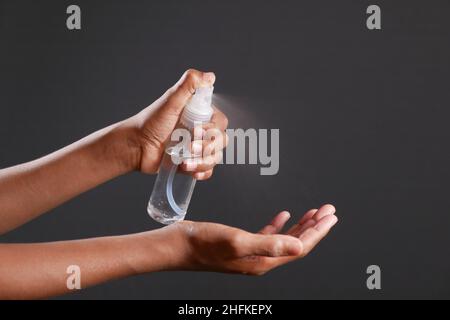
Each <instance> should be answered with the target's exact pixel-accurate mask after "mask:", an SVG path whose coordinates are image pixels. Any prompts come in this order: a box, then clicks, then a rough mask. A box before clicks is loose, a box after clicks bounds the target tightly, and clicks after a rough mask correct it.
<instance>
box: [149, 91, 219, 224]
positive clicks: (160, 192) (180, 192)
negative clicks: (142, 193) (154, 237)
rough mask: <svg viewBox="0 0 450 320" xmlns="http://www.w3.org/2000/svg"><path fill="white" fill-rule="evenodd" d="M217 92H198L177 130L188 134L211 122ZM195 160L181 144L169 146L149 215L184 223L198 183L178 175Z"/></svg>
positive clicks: (185, 110) (172, 143)
mask: <svg viewBox="0 0 450 320" xmlns="http://www.w3.org/2000/svg"><path fill="white" fill-rule="evenodd" d="M213 91H214V88H213V87H210V88H199V89H197V90H196V92H195V94H194V95H193V96H192V98H191V99H190V101H189V102H188V103H187V105H186V106H185V108H184V111H183V113H182V115H181V118H180V123H179V124H178V125H177V127H176V128H183V129H187V130H189V131H190V132H191V133H192V131H193V129H194V127H195V126H198V125H200V124H203V123H207V122H209V121H210V120H211V117H212V114H213V111H214V110H213V108H212V106H211V100H212V94H213ZM193 157H194V156H193V155H191V154H190V152H188V151H187V149H186V148H185V147H184V148H183V145H181V143H179V142H169V144H168V145H167V146H166V150H165V153H164V156H163V159H162V161H161V164H160V167H159V173H158V177H157V178H156V182H155V185H154V186H153V192H152V195H151V196H150V201H149V202H148V206H147V211H148V214H149V215H150V216H151V217H152V218H153V219H154V220H156V221H158V222H160V223H162V224H166V225H169V224H172V223H175V222H177V221H181V220H184V218H185V216H186V213H187V210H188V207H189V203H190V201H191V197H192V193H193V191H194V187H195V183H196V180H195V179H194V178H193V177H192V176H191V175H189V174H185V173H181V172H178V166H179V164H180V163H182V162H183V161H184V160H186V159H189V158H193Z"/></svg>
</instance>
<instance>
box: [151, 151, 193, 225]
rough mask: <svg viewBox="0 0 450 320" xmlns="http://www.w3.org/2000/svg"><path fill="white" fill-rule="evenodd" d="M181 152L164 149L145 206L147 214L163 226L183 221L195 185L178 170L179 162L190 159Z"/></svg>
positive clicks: (190, 178)
mask: <svg viewBox="0 0 450 320" xmlns="http://www.w3.org/2000/svg"><path fill="white" fill-rule="evenodd" d="M181 152H182V151H180V149H179V148H176V147H168V148H167V149H166V152H165V153H164V156H163V159H162V162H161V165H160V168H159V173H158V177H157V178H156V182H155V184H154V187H153V192H152V195H151V197H150V201H149V203H148V206H147V211H148V214H149V215H150V216H151V217H152V218H153V219H155V220H156V221H158V222H160V223H162V224H165V225H169V224H172V223H175V222H177V221H181V220H184V218H185V216H186V213H187V209H188V206H189V202H190V201H191V197H192V193H193V190H194V187H195V183H196V180H195V179H194V178H193V177H192V176H191V175H189V174H186V173H182V172H179V170H178V164H177V163H180V162H179V161H182V160H185V159H187V158H191V157H192V156H191V155H190V154H189V155H186V156H183V154H181Z"/></svg>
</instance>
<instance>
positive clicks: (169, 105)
mask: <svg viewBox="0 0 450 320" xmlns="http://www.w3.org/2000/svg"><path fill="white" fill-rule="evenodd" d="M215 81H216V76H215V75H214V73H213V72H201V71H198V70H195V69H189V70H187V71H186V72H185V73H184V74H183V76H182V77H181V78H180V80H178V82H177V83H176V84H175V85H174V86H173V87H172V88H171V89H170V90H169V97H168V99H167V102H166V104H165V106H164V109H166V110H168V111H169V110H170V111H171V112H174V113H176V114H179V113H181V111H182V110H183V108H184V106H185V105H186V103H188V101H189V99H190V98H191V97H192V95H193V94H194V93H195V90H196V89H198V88H201V87H210V86H212V85H214V82H215Z"/></svg>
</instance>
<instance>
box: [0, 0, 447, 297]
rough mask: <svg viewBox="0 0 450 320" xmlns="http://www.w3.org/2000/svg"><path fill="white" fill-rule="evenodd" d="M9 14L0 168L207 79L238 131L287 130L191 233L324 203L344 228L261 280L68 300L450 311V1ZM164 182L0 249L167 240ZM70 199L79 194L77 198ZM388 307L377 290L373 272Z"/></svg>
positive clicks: (21, 4)
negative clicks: (157, 218)
mask: <svg viewBox="0 0 450 320" xmlns="http://www.w3.org/2000/svg"><path fill="white" fill-rule="evenodd" d="M74 3H76V4H78V5H80V6H81V8H82V27H83V29H82V30H81V31H78V32H70V31H68V30H67V29H66V26H65V20H66V14H65V9H66V7H67V6H68V5H69V4H72V2H69V1H0V43H1V44H0V88H1V89H0V90H1V91H0V92H1V94H0V110H1V113H0V166H1V167H8V166H11V165H14V164H17V163H22V162H26V161H29V160H31V159H34V158H37V157H40V156H43V155H45V154H47V153H49V152H51V151H54V150H56V149H58V148H60V147H63V146H65V145H67V144H69V143H71V142H73V141H75V140H77V139H79V138H81V137H83V136H85V135H87V134H89V133H91V132H93V131H95V130H96V129H98V128H101V127H104V126H106V125H108V124H110V123H113V122H116V121H119V120H121V119H124V118H125V117H128V116H131V115H133V114H134V113H136V112H138V111H139V110H141V109H142V108H143V107H145V106H147V105H148V104H150V103H151V102H152V101H153V100H154V99H156V98H157V97H158V96H159V95H160V94H161V93H163V92H164V90H165V89H167V88H168V87H169V86H171V85H172V84H173V83H174V82H175V81H176V80H177V79H178V78H179V76H180V75H181V73H182V72H183V71H184V70H185V69H187V68H189V67H195V68H198V69H202V70H213V71H215V72H216V74H217V78H218V80H217V85H216V88H217V92H219V93H222V94H223V95H225V96H227V97H229V100H230V101H231V103H230V104H229V105H228V106H226V108H225V111H226V112H227V113H228V115H229V117H230V120H231V123H230V127H234V128H239V127H242V128H247V127H257V128H280V130H281V151H280V158H281V164H280V165H281V167H280V172H279V174H278V175H276V176H273V177H262V176H260V175H259V168H258V167H256V166H222V167H220V168H219V169H218V170H217V171H216V174H215V176H214V178H213V179H212V180H211V181H208V182H205V183H201V184H199V185H198V186H197V188H196V190H195V195H194V199H193V201H192V203H191V207H190V214H189V218H190V219H192V220H208V221H215V222H220V223H224V224H229V225H233V226H238V227H242V228H245V229H248V230H253V231H256V230H257V229H258V228H259V227H261V226H262V225H264V224H265V223H266V222H267V221H268V220H270V218H271V217H272V216H273V215H274V214H275V213H276V212H278V211H280V210H283V209H288V210H290V211H291V212H292V213H294V214H296V215H301V214H303V212H304V211H306V210H307V209H308V208H312V207H317V206H319V205H320V204H323V203H327V202H331V203H333V204H335V205H336V207H337V209H338V215H339V217H340V223H339V225H338V226H337V227H336V228H335V229H334V230H333V232H332V233H331V234H330V236H329V237H328V238H327V239H326V241H324V242H323V243H322V244H321V245H320V246H319V247H318V248H317V250H316V251H315V252H314V253H312V254H311V255H310V256H308V257H307V258H306V259H304V260H302V261H298V262H295V263H292V264H290V265H288V266H285V267H282V268H280V269H278V270H275V271H273V272H271V273H269V274H267V275H266V276H264V277H257V278H251V277H244V276H229V275H221V274H210V273H184V272H183V273H181V272H180V273H178V272H174V273H155V274H150V275H143V276H139V277H134V278H129V279H124V280H119V281H114V282H111V283H108V284H104V285H100V286H97V287H94V288H90V289H87V290H83V291H82V292H80V293H77V294H74V295H70V296H66V297H64V298H83V299H90V298H145V299H146V298H149V299H154V298H163V299H164V298H166V299H172V298H178V299H188V298H193V299H196V298H203V299H204V298H235V299H241V298H242V299H243V298H250V299H251V298H263V299H264V298H272V299H278V298H288V299H304V298H450V289H449V283H450V274H449V272H448V270H449V267H450V258H449V254H448V242H449V240H450V235H449V232H448V230H449V226H450V217H449V210H448V208H449V204H448V201H449V200H448V199H449V196H448V194H449V191H450V190H449V186H448V179H449V178H450V172H449V167H448V163H449V149H448V142H449V139H448V138H449V136H450V132H449V129H448V121H449V120H448V119H449V114H450V112H449V102H450V90H449V85H448V77H449V75H450V72H449V71H450V70H449V68H450V63H449V61H448V57H449V56H450V45H449V35H450V26H449V24H448V14H449V12H450V11H449V10H450V3H449V2H448V1H444V0H442V1H425V0H423V1H411V0H409V1H377V2H376V3H377V4H379V5H380V6H381V8H382V23H383V30H382V31H369V30H367V29H366V27H365V19H366V14H365V10H366V8H367V6H368V5H369V4H372V2H368V1H356V0H354V1H350V0H345V1H344V0H341V1H332V0H328V1H317V0H308V1H307V0H302V1H221V2H218V1H76V2H74ZM154 178H155V177H153V176H145V175H141V174H138V173H133V174H129V175H127V176H123V177H120V178H118V179H116V180H114V181H110V182H108V183H106V184H104V185H102V186H101V187H99V188H97V189H95V190H92V191H90V192H88V193H86V194H83V195H82V196H80V197H78V198H76V199H74V200H72V201H70V202H69V203H66V204H64V205H63V206H61V207H59V208H57V209H55V210H53V211H51V212H50V213H48V214H46V215H44V216H42V217H40V218H38V219H36V220H35V221H33V222H31V223H28V224H27V225H25V226H23V227H21V228H19V229H17V230H15V231H13V232H11V233H9V234H7V235H4V236H2V237H0V241H2V242H35V241H54V240H64V239H79V238H86V237H96V236H105V235H116V234H126V233H132V232H139V231H144V230H149V229H155V228H158V227H159V225H157V224H156V223H154V222H152V220H151V219H150V218H149V217H148V215H147V213H146V204H147V201H148V198H149V196H150V192H151V189H152V185H153V182H154ZM67 183H70V181H67ZM371 264H378V265H380V266H381V268H382V286H383V289H382V290H381V291H378V292H373V291H369V290H367V288H366V284H365V281H366V277H367V275H366V274H365V270H366V268H367V266H368V265H371Z"/></svg>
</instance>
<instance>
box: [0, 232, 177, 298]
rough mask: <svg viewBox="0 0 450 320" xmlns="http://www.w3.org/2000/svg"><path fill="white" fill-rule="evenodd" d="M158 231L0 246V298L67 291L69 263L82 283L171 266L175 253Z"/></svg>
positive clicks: (100, 281)
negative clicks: (76, 269)
mask: <svg viewBox="0 0 450 320" xmlns="http://www.w3.org/2000/svg"><path fill="white" fill-rule="evenodd" d="M169 240H171V239H167V237H166V236H165V235H164V232H163V231H161V230H157V231H152V232H147V233H140V234H134V235H127V236H117V237H106V238H95V239H87V240H79V241H64V242H54V243H42V244H0V261H1V263H0V299H5V298H6V299H35V298H45V297H49V296H54V295H61V294H64V293H67V292H71V290H70V289H68V287H67V280H68V278H69V277H70V274H68V273H67V268H68V267H69V266H73V265H75V266H78V267H79V268H80V278H81V287H82V288H86V287H88V286H92V285H95V284H99V283H102V282H105V281H108V280H111V279H117V278H122V277H126V276H131V275H135V274H140V273H146V272H154V271H160V270H170V269H174V268H175V266H177V265H178V264H179V262H178V258H177V257H178V254H177V253H176V252H175V251H174V250H173V247H172V246H171V245H170V243H169Z"/></svg>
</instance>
